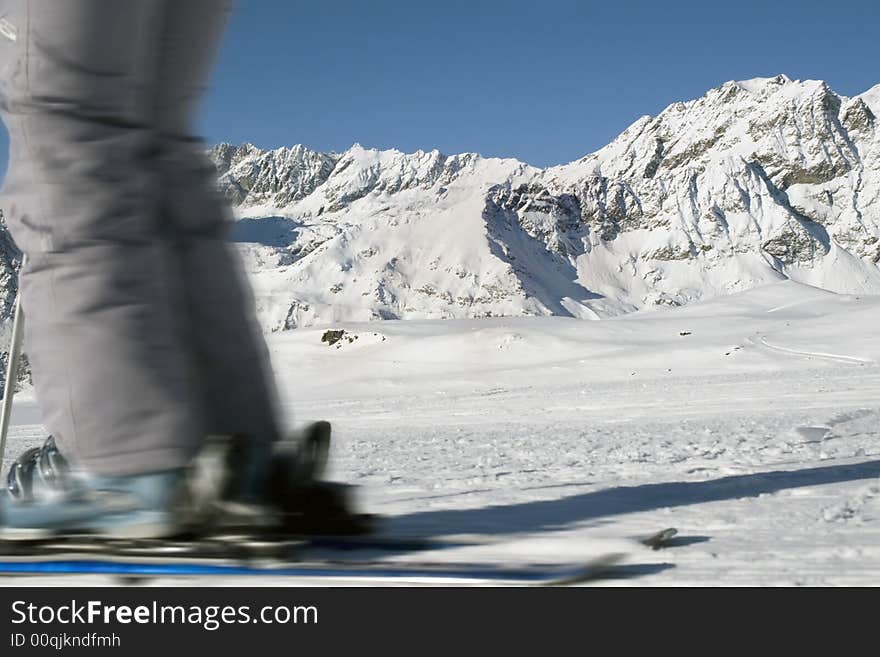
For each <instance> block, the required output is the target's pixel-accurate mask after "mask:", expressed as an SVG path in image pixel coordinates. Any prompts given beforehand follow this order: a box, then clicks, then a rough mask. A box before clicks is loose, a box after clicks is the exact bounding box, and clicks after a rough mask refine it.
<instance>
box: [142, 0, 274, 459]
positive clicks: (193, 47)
mask: <svg viewBox="0 0 880 657" xmlns="http://www.w3.org/2000/svg"><path fill="white" fill-rule="evenodd" d="M230 4H231V3H230V2H229V1H228V0H187V1H186V2H174V1H172V2H169V3H168V5H167V16H166V24H165V32H164V42H163V48H162V53H163V57H162V66H161V70H160V75H159V80H160V86H159V89H158V92H157V95H156V111H157V119H156V122H157V125H158V129H159V131H160V136H161V140H160V151H159V153H158V162H159V166H158V169H159V171H160V172H161V181H162V187H163V190H164V192H165V200H166V204H165V206H164V208H163V209H164V211H165V214H164V217H163V218H164V221H166V222H167V228H168V233H169V235H170V236H171V239H172V240H173V242H174V256H175V258H174V265H175V267H176V269H175V277H176V279H177V280H178V281H179V285H180V287H179V290H178V292H179V303H180V319H181V330H182V332H183V335H184V344H185V345H186V348H187V349H188V350H189V351H190V353H191V355H192V362H193V364H194V373H195V378H196V381H197V387H198V389H199V390H201V391H202V392H203V395H204V398H203V400H202V401H203V408H204V409H205V417H206V422H207V423H208V431H209V433H214V434H224V435H226V434H241V435H243V436H246V437H247V438H248V439H249V440H252V441H256V442H265V443H269V442H274V441H276V440H277V439H278V438H279V427H278V418H277V412H278V409H277V393H276V389H275V383H274V379H273V376H272V373H271V368H270V366H269V359H268V350H267V348H266V344H265V340H264V338H263V336H262V333H261V332H260V329H259V327H258V325H257V322H256V318H255V311H254V303H253V299H252V297H251V292H250V289H249V286H248V282H247V280H246V279H245V277H244V275H243V272H242V268H241V265H240V263H239V258H238V254H237V253H236V252H234V251H233V249H232V247H231V246H230V245H229V244H228V242H227V240H226V232H227V226H228V223H229V221H228V220H229V219H230V212H229V209H228V207H227V205H226V203H225V201H224V200H223V198H222V196H221V195H220V193H219V192H218V191H217V189H216V170H215V169H214V167H213V165H212V164H211V162H210V161H209V160H208V158H207V157H206V156H205V154H204V145H203V143H202V142H201V141H200V140H199V139H198V138H197V137H195V132H194V123H195V119H196V113H197V110H198V106H199V101H200V99H201V96H202V94H203V91H204V89H205V86H206V81H207V78H208V76H209V74H210V71H211V67H212V64H213V61H214V58H215V55H216V51H217V48H218V45H219V42H220V37H221V35H222V32H223V29H224V27H225V23H226V18H227V14H228V11H229V9H230V7H229V5H230Z"/></svg>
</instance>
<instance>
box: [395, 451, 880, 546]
mask: <svg viewBox="0 0 880 657" xmlns="http://www.w3.org/2000/svg"><path fill="white" fill-rule="evenodd" d="M875 477H880V461H867V462H864V463H856V464H850V465H828V466H822V467H816V468H808V469H805V470H794V471H772V472H760V473H755V474H747V475H735V476H730V477H723V478H721V479H713V480H708V481H693V482H690V481H687V482H666V483H659V484H644V485H641V486H620V487H615V488H609V489H605V490H600V491H594V492H591V493H584V494H581V495H573V496H570V497H564V498H561V499H556V500H539V501H533V502H522V503H519V504H510V505H506V506H490V507H483V508H479V509H458V510H441V511H422V512H416V513H411V514H407V515H403V516H396V517H394V518H392V519H390V523H391V525H392V527H393V528H394V529H395V530H399V531H402V532H416V531H417V532H419V533H424V534H430V535H435V536H442V535H449V534H466V533H479V534H509V533H516V532H537V531H552V530H559V529H564V528H566V527H567V526H570V525H574V524H577V523H583V522H588V521H595V520H598V519H600V518H607V517H610V516H617V515H623V514H627V513H640V512H645V511H656V510H658V509H663V508H666V507H677V506H687V505H690V504H700V503H703V502H719V501H723V500H731V499H739V498H743V497H757V496H758V495H761V494H768V493H776V492H779V491H781V490H786V489H790V488H800V487H803V486H821V485H824V484H833V483H839V482H843V481H856V480H859V479H872V478H875Z"/></svg>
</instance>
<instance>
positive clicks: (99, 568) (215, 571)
mask: <svg viewBox="0 0 880 657" xmlns="http://www.w3.org/2000/svg"><path fill="white" fill-rule="evenodd" d="M622 556H623V555H620V554H605V555H601V556H599V557H595V558H593V559H589V560H586V561H584V562H582V563H576V564H568V565H559V564H522V565H508V564H500V563H493V562H485V563H467V564H457V563H450V562H442V561H419V562H391V561H387V560H384V561H383V560H378V561H357V560H332V559H328V560H309V561H301V562H296V561H294V562H285V563H263V564H261V563H251V564H247V563H245V562H238V563H237V562H232V561H229V562H221V561H220V560H216V559H197V558H190V559H185V558H184V559H173V558H172V559H168V560H162V559H153V560H147V559H143V560H139V559H134V558H109V557H108V558H103V559H101V558H95V557H89V556H86V557H77V556H76V555H70V556H68V557H67V558H57V557H56V558H51V557H50V558H32V557H31V558H21V559H14V558H12V559H10V558H4V559H3V560H2V561H0V575H31V576H33V575H112V576H116V577H119V578H122V579H123V580H134V581H137V580H140V579H143V578H154V577H172V578H180V577H206V576H207V577H212V578H213V577H283V578H286V579H293V580H316V581H320V582H325V583H331V582H334V583H344V582H369V583H372V584H459V585H465V584H469V585H480V584H482V585H505V584H506V585H543V586H564V585H571V584H579V583H584V582H589V581H591V580H594V579H598V578H600V577H601V576H602V575H603V574H604V573H605V572H607V571H608V569H610V568H612V567H613V566H614V565H615V564H616V563H618V562H619V561H620V559H621V558H622Z"/></svg>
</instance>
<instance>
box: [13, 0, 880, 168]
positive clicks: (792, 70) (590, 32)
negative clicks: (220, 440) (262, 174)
mask: <svg viewBox="0 0 880 657" xmlns="http://www.w3.org/2000/svg"><path fill="white" fill-rule="evenodd" d="M878 35H880V3H877V2H876V0H838V1H836V2H827V0H823V1H819V0H774V1H772V2H771V1H768V0H761V1H757V0H737V1H736V2H727V1H726V0H725V1H723V2H717V1H714V0H702V1H700V2H692V1H690V0H686V1H680V2H676V1H675V0H667V1H663V2H660V1H651V0H642V1H638V2H636V1H634V0H607V1H605V2H592V1H590V0H580V1H577V0H530V1H523V0H442V1H438V2H430V1H429V0H363V1H360V2H356V1H354V0H335V1H334V2H323V1H322V0H310V1H309V2H302V1H300V0H239V1H238V4H237V7H236V9H235V13H234V15H233V17H232V20H231V24H230V28H229V32H228V34H227V38H226V41H225V43H224V46H223V52H222V55H221V58H220V61H219V63H218V66H217V69H216V72H215V76H214V80H213V84H212V88H211V91H210V92H209V94H208V96H207V98H206V101H205V106H204V111H203V114H204V116H203V124H202V129H203V133H204V135H205V136H206V138H207V140H208V141H209V142H217V141H231V142H235V143H238V142H243V141H251V142H253V143H255V144H257V145H258V146H261V147H267V148H268V147H276V146H283V145H293V144H296V143H303V144H306V145H307V146H310V147H312V148H315V149H319V150H343V149H345V148H347V147H349V146H350V145H351V144H352V143H354V142H360V143H362V144H364V145H365V146H370V147H379V148H390V147H396V148H399V149H402V150H405V151H413V150H416V149H418V148H423V149H431V148H439V149H440V150H441V151H443V152H445V153H455V152H461V151H476V152H480V153H483V154H484V155H491V156H512V157H517V158H520V159H522V160H525V161H527V162H529V163H532V164H535V165H542V166H543V165H550V164H557V163H562V162H567V161H571V160H573V159H576V158H578V157H580V156H582V155H584V154H586V153H588V152H590V151H592V150H595V149H596V148H599V147H601V146H603V145H604V144H605V143H607V142H608V141H609V140H611V139H612V138H613V137H614V136H616V135H617V134H618V133H620V132H621V131H622V130H623V129H624V128H625V127H626V126H627V125H629V124H630V123H631V122H632V121H633V120H635V119H636V118H638V117H639V116H641V115H643V114H655V113H657V112H658V111H660V110H661V109H663V107H665V106H666V105H668V104H669V103H671V102H674V101H677V100H688V99H691V98H695V97H698V96H700V95H702V94H703V93H704V92H705V91H706V90H707V89H709V88H711V87H714V86H717V85H719V84H721V83H722V82H724V81H726V80H729V79H745V78H751V77H756V76H770V75H776V74H778V73H786V74H787V75H789V76H790V77H792V78H801V79H806V78H820V79H825V80H827V81H828V82H829V83H830V84H831V86H832V87H833V88H834V89H835V90H836V91H838V92H839V93H843V94H846V95H853V94H856V93H860V92H862V91H865V90H866V89H868V88H870V87H871V86H873V85H875V84H877V83H878V82H880V37H878ZM5 150H6V143H5V135H4V136H3V140H2V142H0V151H2V153H3V155H2V156H0V170H2V169H4V168H5Z"/></svg>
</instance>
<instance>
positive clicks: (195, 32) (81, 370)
mask: <svg viewBox="0 0 880 657" xmlns="http://www.w3.org/2000/svg"><path fill="white" fill-rule="evenodd" d="M228 4H229V3H228V1H227V0H0V115H2V118H3V121H4V123H5V124H6V126H7V128H8V130H9V135H10V164H9V170H8V173H7V176H6V180H5V184H4V188H3V191H2V197H0V207H2V208H3V209H4V213H5V215H6V217H7V218H8V227H9V230H10V232H11V234H12V236H13V238H14V240H15V242H16V243H17V245H18V246H19V248H20V249H21V250H22V251H23V252H24V253H25V254H26V255H27V265H26V268H25V270H24V271H22V274H21V279H20V285H21V295H22V296H21V299H22V308H23V310H24V314H25V317H26V324H25V351H26V352H27V354H28V357H29V359H30V362H31V366H32V372H33V376H34V384H35V388H36V394H37V398H38V401H39V403H40V406H41V409H42V412H43V420H44V424H45V426H46V428H47V429H48V431H49V432H51V433H52V434H53V435H54V436H55V437H56V438H57V439H58V440H59V442H60V443H61V445H62V449H63V450H65V452H66V453H68V454H69V455H71V456H73V457H74V458H75V459H76V460H78V461H79V462H80V463H81V464H82V466H83V467H85V468H86V469H87V470H89V471H92V472H95V473H98V474H103V475H124V474H133V473H144V472H151V471H158V470H164V469H170V468H176V467H180V466H183V465H185V464H186V463H187V462H188V461H189V460H190V459H191V457H192V455H193V454H194V452H195V451H196V450H197V449H198V447H199V445H200V444H201V443H202V441H203V439H204V437H205V436H206V435H208V434H231V433H242V434H245V435H247V436H249V437H251V438H252V439H253V440H257V441H274V440H276V439H277V438H278V431H279V429H278V425H277V418H276V412H277V406H276V391H275V388H274V382H273V380H272V377H271V373H270V370H269V369H268V357H267V349H266V345H265V342H264V341H263V338H262V335H261V333H260V331H259V329H258V327H257V325H256V321H255V318H254V311H253V300H252V298H251V296H250V291H249V290H248V289H247V287H246V283H245V281H244V279H243V275H242V273H241V268H240V264H239V262H238V261H237V258H236V254H234V252H233V251H232V250H231V247H230V246H229V245H228V244H227V243H226V241H225V232H226V228H225V226H226V224H227V221H226V219H227V218H228V214H229V213H228V209H227V208H226V207H225V205H224V202H223V200H222V198H221V197H220V195H219V194H218V193H217V192H216V191H215V189H214V182H213V181H214V175H215V174H214V170H213V168H212V166H211V164H210V162H209V161H208V160H207V158H206V157H205V156H204V155H203V145H202V143H201V142H200V141H199V140H198V139H197V138H196V137H195V136H194V135H193V124H194V121H195V118H196V113H197V111H198V104H199V99H200V97H201V95H202V93H203V91H204V89H205V85H206V80H207V77H208V75H209V73H210V70H211V68H212V64H213V60H214V57H215V54H216V50H217V47H218V44H219V42H220V39H221V36H222V32H223V29H224V27H225V22H226V16H227V13H228V9H229V7H228Z"/></svg>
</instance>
